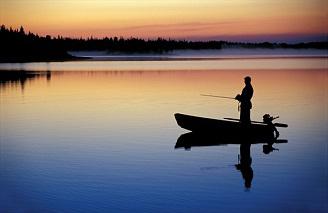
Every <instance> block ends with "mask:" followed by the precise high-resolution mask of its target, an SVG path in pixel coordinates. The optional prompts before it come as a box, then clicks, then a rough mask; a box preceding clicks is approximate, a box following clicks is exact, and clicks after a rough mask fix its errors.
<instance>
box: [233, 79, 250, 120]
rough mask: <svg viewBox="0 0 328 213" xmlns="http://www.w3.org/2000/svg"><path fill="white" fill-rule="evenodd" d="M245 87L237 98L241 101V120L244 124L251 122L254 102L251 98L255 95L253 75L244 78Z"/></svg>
mask: <svg viewBox="0 0 328 213" xmlns="http://www.w3.org/2000/svg"><path fill="white" fill-rule="evenodd" d="M244 82H245V87H244V89H243V91H242V93H241V95H240V94H238V95H237V96H236V97H235V99H236V100H238V101H239V102H240V122H241V123H242V124H250V123H251V109H252V102H251V99H252V97H253V93H254V90H253V87H252V85H251V77H249V76H246V77H245V78H244Z"/></svg>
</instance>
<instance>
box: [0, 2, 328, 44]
mask: <svg viewBox="0 0 328 213" xmlns="http://www.w3.org/2000/svg"><path fill="white" fill-rule="evenodd" d="M327 6H328V3H327V1H325V0H313V1H309V0H289V1H285V0H0V24H4V25H6V26H7V27H10V26H11V27H14V28H17V27H19V26H21V25H22V26H24V28H25V29H26V31H31V32H34V33H38V34H41V35H46V34H49V35H53V36H57V35H62V36H70V37H81V36H82V37H89V36H93V37H105V36H108V37H110V36H123V37H131V36H133V37H141V38H156V37H164V38H178V39H189V40H211V39H223V40H233V41H286V42H299V41H311V40H324V39H327V33H328V27H327V26H328V7H327Z"/></svg>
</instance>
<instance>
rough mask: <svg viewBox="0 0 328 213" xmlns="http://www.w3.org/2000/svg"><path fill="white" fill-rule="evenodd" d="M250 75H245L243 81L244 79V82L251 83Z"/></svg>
mask: <svg viewBox="0 0 328 213" xmlns="http://www.w3.org/2000/svg"><path fill="white" fill-rule="evenodd" d="M251 80H252V79H251V77H249V76H246V77H245V78H244V81H245V84H250V83H251Z"/></svg>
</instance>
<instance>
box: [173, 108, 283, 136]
mask: <svg viewBox="0 0 328 213" xmlns="http://www.w3.org/2000/svg"><path fill="white" fill-rule="evenodd" d="M174 117H175V119H176V121H177V123H178V125H179V126H180V127H182V128H184V129H187V130H190V131H192V132H196V133H206V134H210V135H211V137H212V136H215V137H218V136H216V135H221V134H225V135H236V134H237V135H242V136H243V137H244V136H245V135H246V136H247V137H250V138H252V137H256V138H262V139H266V140H267V139H274V126H277V127H287V125H286V124H272V125H268V124H266V123H262V122H252V123H251V124H250V125H248V126H245V125H243V124H242V123H240V122H238V121H234V120H219V119H212V118H204V117H197V116H192V115H185V114H180V113H176V114H175V115H174Z"/></svg>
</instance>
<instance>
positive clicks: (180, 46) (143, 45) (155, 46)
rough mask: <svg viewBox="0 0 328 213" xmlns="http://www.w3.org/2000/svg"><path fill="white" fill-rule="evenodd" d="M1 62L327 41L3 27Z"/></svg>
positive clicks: (322, 44) (298, 46)
mask: <svg viewBox="0 0 328 213" xmlns="http://www.w3.org/2000/svg"><path fill="white" fill-rule="evenodd" d="M0 45H1V50H0V62H29V61H64V60H76V59H80V58H78V57H74V56H71V55H70V54H68V53H67V52H68V51H108V52H109V53H112V52H115V53H156V54H162V53H166V52H169V51H173V50H188V49H189V50H201V49H222V48H235V47H237V48H272V49H273V48H294V49H304V48H314V49H328V42H309V43H298V44H287V43H269V42H263V43H242V42H227V41H188V40H173V39H164V38H157V39H147V40H145V39H141V38H134V37H131V38H123V37H120V38H118V37H104V38H93V37H90V38H68V37H62V36H57V37H51V36H50V35H46V36H39V35H38V34H34V33H31V32H28V33H26V32H25V30H24V28H23V27H20V29H12V28H11V27H10V28H7V27H6V26H5V25H1V28H0Z"/></svg>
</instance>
